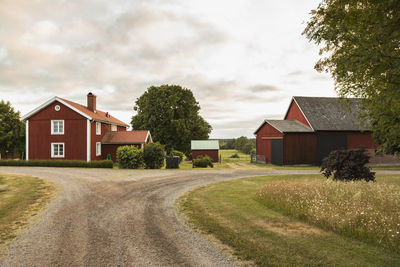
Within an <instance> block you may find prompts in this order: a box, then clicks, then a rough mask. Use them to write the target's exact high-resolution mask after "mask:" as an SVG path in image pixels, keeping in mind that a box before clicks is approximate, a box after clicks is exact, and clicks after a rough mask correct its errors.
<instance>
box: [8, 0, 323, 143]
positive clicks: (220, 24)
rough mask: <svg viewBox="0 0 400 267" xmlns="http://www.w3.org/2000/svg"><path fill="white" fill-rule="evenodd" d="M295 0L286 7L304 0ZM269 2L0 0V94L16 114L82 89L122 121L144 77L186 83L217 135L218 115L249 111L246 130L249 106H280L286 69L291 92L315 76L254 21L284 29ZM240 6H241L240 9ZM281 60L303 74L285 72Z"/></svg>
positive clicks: (80, 98) (243, 117)
mask: <svg viewBox="0 0 400 267" xmlns="http://www.w3.org/2000/svg"><path fill="white" fill-rule="evenodd" d="M239 2H240V3H239ZM296 3H297V2H296V1H294V2H293V3H291V5H290V6H292V5H293V6H296V9H298V8H299V6H301V7H303V6H304V3H303V2H302V4H301V5H300V4H299V5H298V6H297V5H296ZM227 4H229V6H230V8H229V9H227V8H226V5H227ZM278 6H279V4H277V5H272V6H271V5H270V4H266V2H263V1H261V2H259V3H257V4H255V3H251V4H250V3H247V2H246V1H238V2H228V1H217V2H213V1H211V0H210V1H209V0H204V1H201V3H199V2H198V1H189V0H168V1H158V0H146V1H144V0H137V1H125V0H114V1H105V0H97V1H92V0H81V1H64V0H43V1H23V3H22V2H21V1H12V0H4V1H3V2H2V4H1V5H0V25H2V27H0V95H1V96H2V98H5V99H7V100H11V101H12V103H13V104H15V105H16V109H20V110H21V111H22V113H23V114H24V113H27V112H28V111H29V109H32V108H34V107H36V106H38V105H40V104H41V103H43V102H44V101H46V100H48V99H50V98H51V97H53V96H55V95H57V96H60V97H64V98H67V99H70V100H72V101H76V102H78V103H82V104H85V103H86V94H87V93H88V92H89V91H91V92H93V93H95V94H96V95H97V96H98V106H99V108H101V109H103V110H105V111H109V112H111V114H114V113H118V114H123V116H126V117H125V118H121V119H123V120H125V121H126V122H129V120H130V116H131V115H132V114H133V111H132V107H133V105H134V102H135V100H136V99H137V98H138V97H140V96H141V95H142V94H143V92H144V91H145V90H146V89H147V88H148V87H149V86H151V85H161V84H179V85H182V86H184V87H187V88H190V89H191V90H192V91H193V93H194V95H195V97H196V99H197V100H198V101H199V103H200V105H201V108H202V109H201V114H202V115H203V116H204V118H205V119H206V120H209V121H210V122H212V124H213V128H214V131H215V134H216V135H219V136H229V135H231V134H233V136H236V133H235V132H231V130H229V129H230V128H229V127H230V126H229V124H225V123H228V122H227V121H231V122H230V123H232V125H233V124H235V123H234V122H235V120H237V121H238V122H239V123H240V122H241V121H243V122H244V121H247V120H249V121H250V122H248V123H246V124H245V125H246V127H249V129H250V128H251V129H252V128H253V126H251V125H253V123H255V125H257V124H258V122H256V121H257V120H254V116H253V114H259V111H260V110H263V111H262V112H263V113H265V114H266V115H268V113H271V112H272V113H276V112H277V110H278V109H279V110H280V107H281V106H282V105H283V106H285V107H286V106H287V103H285V101H287V99H288V98H289V96H290V93H288V92H287V91H288V89H285V87H286V85H287V84H290V80H291V79H290V78H292V79H293V81H294V80H295V81H294V82H293V83H291V84H290V85H291V89H290V90H292V91H295V90H296V89H298V88H302V87H300V86H299V84H301V83H302V82H304V79H307V78H304V77H312V79H314V77H313V76H312V74H315V71H314V70H313V69H311V70H310V71H309V70H306V69H304V68H303V64H302V61H301V60H299V59H296V58H295V56H296V55H298V54H299V53H298V51H297V50H296V51H294V52H293V53H297V54H296V55H294V54H293V53H291V52H290V51H291V50H290V49H292V47H297V46H298V47H303V46H304V45H303V44H300V45H293V43H291V42H288V40H280V39H279V38H275V37H274V31H275V30H274V29H273V28H269V30H270V31H272V33H269V31H268V32H267V33H266V31H265V27H264V26H263V25H273V24H274V23H280V25H282V27H284V28H286V30H285V36H289V35H290V31H289V30H290V29H292V25H290V23H293V22H291V20H290V18H288V17H286V18H283V19H284V23H281V22H277V21H275V20H277V19H280V17H281V16H280V17H279V18H278V17H274V16H272V17H271V16H268V15H266V14H265V11H267V12H272V10H273V9H274V8H276V7H278ZM244 9H246V10H248V11H249V12H248V13H246V14H243V10H244ZM303 9H304V8H303ZM308 10H309V9H307V12H308ZM276 11H277V10H274V11H273V14H272V13H271V14H270V15H274V14H277V12H276ZM296 12H297V10H296ZM307 12H304V13H305V14H307ZM282 14H286V12H283V13H282ZM291 14H293V13H291ZM270 17H271V18H273V19H274V20H273V21H272V22H271V21H268V20H269V18H270ZM286 23H287V24H288V25H286ZM281 30H282V29H279V32H281ZM296 34H297V33H296ZM282 36H283V35H282ZM272 37H273V38H272ZM271 40H273V42H272V41H271ZM286 44H288V45H286ZM305 44H306V45H308V42H305ZM309 51H311V50H310V49H309V50H305V52H304V54H305V53H310V52H309ZM316 53H317V52H316ZM281 55H285V57H284V58H282V57H281ZM304 57H307V58H310V57H309V55H305V56H304ZM311 65H312V64H311ZM285 66H290V68H288V69H290V70H302V71H304V73H305V74H306V75H303V74H302V73H301V72H299V73H296V72H292V73H289V75H288V70H287V69H286V67H285ZM311 72H312V74H310V73H311ZM288 78H289V79H288ZM287 80H288V81H287ZM307 82H309V81H308V80H307ZM311 82H313V80H311V81H310V82H309V83H308V84H307V86H308V85H309V84H310V83H311ZM315 82H317V84H318V88H317V89H318V90H319V91H320V90H321V85H323V84H324V83H325V84H326V83H327V81H326V79H325V78H321V77H316V79H315ZM278 85H279V86H278ZM292 87H293V88H294V89H292ZM299 90H300V89H299ZM308 93H309V94H311V93H310V91H308ZM282 103H283V104H282ZM266 104H268V105H266ZM224 127H228V128H229V129H228V128H226V129H225V128H224ZM248 133H249V134H251V131H248ZM213 134H214V133H213Z"/></svg>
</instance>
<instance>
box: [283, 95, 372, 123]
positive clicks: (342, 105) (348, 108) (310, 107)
mask: <svg viewBox="0 0 400 267" xmlns="http://www.w3.org/2000/svg"><path fill="white" fill-rule="evenodd" d="M293 101H294V102H296V103H297V105H298V106H299V108H300V110H301V111H302V112H303V114H304V116H305V117H306V119H307V120H308V122H309V123H310V125H311V127H312V128H313V129H314V130H315V131H362V130H368V129H366V128H365V127H362V126H361V125H360V122H359V121H358V119H357V115H358V113H359V111H360V106H361V99H359V98H348V99H346V101H344V100H343V101H341V98H337V97H304V96H294V97H293ZM286 116H287V113H286V115H285V118H286Z"/></svg>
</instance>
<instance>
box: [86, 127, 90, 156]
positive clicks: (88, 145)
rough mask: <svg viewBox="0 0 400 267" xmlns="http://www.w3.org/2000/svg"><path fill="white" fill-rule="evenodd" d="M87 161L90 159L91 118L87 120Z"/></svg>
mask: <svg viewBox="0 0 400 267" xmlns="http://www.w3.org/2000/svg"><path fill="white" fill-rule="evenodd" d="M86 161H87V162H89V161H90V120H86Z"/></svg>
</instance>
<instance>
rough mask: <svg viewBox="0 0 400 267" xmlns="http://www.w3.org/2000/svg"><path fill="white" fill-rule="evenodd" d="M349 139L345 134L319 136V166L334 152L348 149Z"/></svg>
mask: <svg viewBox="0 0 400 267" xmlns="http://www.w3.org/2000/svg"><path fill="white" fill-rule="evenodd" d="M346 148H347V137H346V135H344V134H319V135H318V136H317V161H318V162H317V164H318V165H320V164H321V162H322V160H323V159H324V158H325V157H326V156H328V155H329V153H331V151H333V150H338V149H346Z"/></svg>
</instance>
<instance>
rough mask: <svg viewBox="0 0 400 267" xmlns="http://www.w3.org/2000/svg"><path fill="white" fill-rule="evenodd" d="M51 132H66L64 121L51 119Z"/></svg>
mask: <svg viewBox="0 0 400 267" xmlns="http://www.w3.org/2000/svg"><path fill="white" fill-rule="evenodd" d="M51 134H64V121H63V120H52V121H51Z"/></svg>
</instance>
